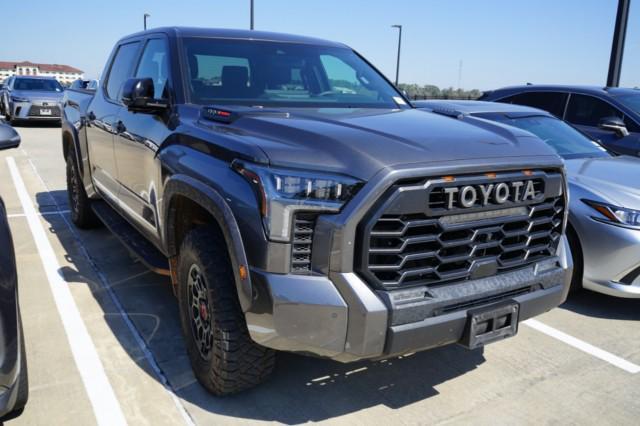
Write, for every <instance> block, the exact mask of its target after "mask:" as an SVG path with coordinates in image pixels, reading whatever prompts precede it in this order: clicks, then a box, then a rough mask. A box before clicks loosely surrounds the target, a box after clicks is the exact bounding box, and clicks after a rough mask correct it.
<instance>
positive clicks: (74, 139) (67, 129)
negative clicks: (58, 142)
mask: <svg viewBox="0 0 640 426" xmlns="http://www.w3.org/2000/svg"><path fill="white" fill-rule="evenodd" d="M61 127H62V155H63V156H64V159H65V160H66V159H67V157H66V156H65V147H64V143H65V142H64V137H65V135H67V134H69V135H70V136H71V145H73V146H72V147H71V148H72V149H73V152H74V156H75V158H76V164H77V165H78V169H79V170H80V173H81V174H82V177H83V178H84V165H83V164H82V161H80V158H82V156H81V154H80V146H79V144H80V141H79V140H78V131H77V130H76V128H75V127H73V126H71V125H69V122H67V121H66V120H63V122H62V125H61Z"/></svg>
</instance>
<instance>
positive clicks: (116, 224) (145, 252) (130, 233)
mask: <svg viewBox="0 0 640 426" xmlns="http://www.w3.org/2000/svg"><path fill="white" fill-rule="evenodd" d="M91 209H92V210H93V212H94V213H95V214H96V216H98V219H100V220H101V221H102V223H104V225H105V226H106V227H107V228H108V229H109V231H111V232H112V233H113V234H114V235H115V236H116V237H117V238H118V240H120V242H121V243H122V244H123V245H124V246H125V247H126V248H127V249H128V250H129V251H130V252H131V254H133V255H134V256H135V257H136V258H138V259H139V260H140V262H142V264H143V265H144V266H146V267H147V268H149V269H150V270H151V271H153V272H155V273H156V274H160V275H166V276H170V275H171V274H170V272H169V261H168V260H167V258H166V257H165V256H164V255H163V254H162V253H161V252H160V251H159V250H158V249H157V248H156V247H155V246H154V245H153V244H151V243H150V242H149V241H148V240H147V239H146V238H145V237H143V236H142V234H140V233H139V232H138V231H137V230H136V229H135V228H134V227H133V226H131V225H130V224H129V222H127V221H126V220H125V219H124V218H123V217H122V216H120V215H119V214H118V212H116V211H115V210H114V209H112V208H111V206H109V205H108V204H107V203H106V202H105V201H98V200H96V201H93V202H92V203H91Z"/></svg>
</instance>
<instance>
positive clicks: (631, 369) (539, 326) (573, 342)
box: [523, 319, 640, 374]
mask: <svg viewBox="0 0 640 426" xmlns="http://www.w3.org/2000/svg"><path fill="white" fill-rule="evenodd" d="M523 324H526V325H528V326H529V327H531V328H533V329H534V330H537V331H539V332H541V333H544V334H546V335H547V336H550V337H553V338H554V339H558V340H560V341H561V342H564V343H566V344H567V345H569V346H573V347H574V348H576V349H579V350H581V351H582V352H585V353H588V354H589V355H591V356H594V357H596V358H599V359H601V360H603V361H605V362H608V363H609V364H611V365H613V366H615V367H618V368H620V369H622V370H624V371H626V372H627V373H631V374H636V373H640V366H638V365H636V364H634V363H632V362H629V361H627V360H625V359H622V358H620V357H619V356H617V355H614V354H612V353H610V352H607V351H605V350H603V349H600V348H597V347H595V346H593V345H591V344H589V343H587V342H584V341H582V340H580V339H576V338H575V337H573V336H569V335H568V334H566V333H563V332H562V331H560V330H556V329H555V328H553V327H549V326H548V325H546V324H543V323H541V322H540V321H538V320H535V319H528V320H526V321H524V322H523Z"/></svg>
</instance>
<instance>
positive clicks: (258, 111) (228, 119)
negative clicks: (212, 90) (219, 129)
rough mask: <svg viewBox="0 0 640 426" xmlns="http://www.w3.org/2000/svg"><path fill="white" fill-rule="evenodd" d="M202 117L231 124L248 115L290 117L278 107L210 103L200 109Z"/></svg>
mask: <svg viewBox="0 0 640 426" xmlns="http://www.w3.org/2000/svg"><path fill="white" fill-rule="evenodd" d="M200 116H201V118H203V119H205V120H209V121H215V122H218V123H225V124H230V123H233V122H234V121H236V120H237V119H239V118H242V117H247V116H260V117H264V116H267V117H275V118H289V113H288V112H283V111H279V110H277V109H265V108H262V107H255V106H239V105H225V106H218V105H208V106H205V107H203V108H202V110H201V111H200Z"/></svg>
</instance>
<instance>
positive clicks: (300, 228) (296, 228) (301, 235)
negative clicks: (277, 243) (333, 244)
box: [291, 214, 316, 275]
mask: <svg viewBox="0 0 640 426" xmlns="http://www.w3.org/2000/svg"><path fill="white" fill-rule="evenodd" d="M315 224H316V217H315V216H314V215H310V214H297V215H296V216H295V218H294V220H293V243H292V244H291V272H292V273H294V274H303V275H309V274H311V246H312V243H313V229H314V228H315Z"/></svg>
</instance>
